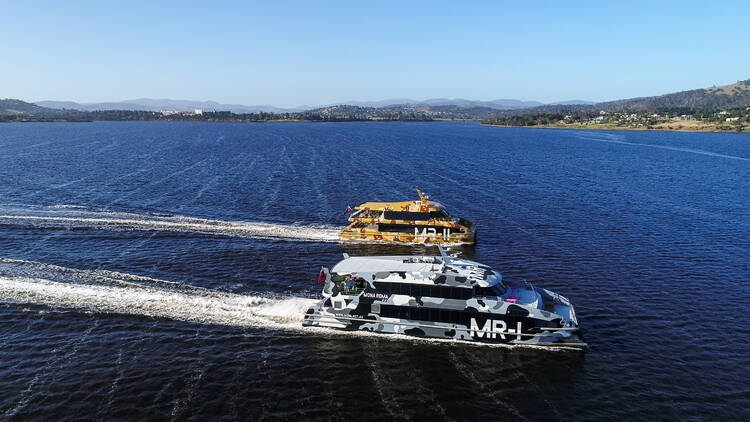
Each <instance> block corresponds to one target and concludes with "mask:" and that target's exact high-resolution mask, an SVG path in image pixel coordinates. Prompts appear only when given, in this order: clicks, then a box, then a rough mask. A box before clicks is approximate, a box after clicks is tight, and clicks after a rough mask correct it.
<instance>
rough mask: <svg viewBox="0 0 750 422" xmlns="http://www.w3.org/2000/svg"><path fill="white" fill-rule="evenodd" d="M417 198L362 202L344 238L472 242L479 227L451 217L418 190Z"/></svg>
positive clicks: (342, 232)
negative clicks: (399, 200) (398, 200)
mask: <svg viewBox="0 0 750 422" xmlns="http://www.w3.org/2000/svg"><path fill="white" fill-rule="evenodd" d="M417 193H418V194H419V200H418V201H405V202H363V203H361V204H359V205H357V206H356V207H354V212H353V213H352V214H351V216H349V222H350V224H349V225H348V226H347V227H346V228H344V229H343V230H341V231H340V232H339V237H340V238H341V239H350V240H380V241H387V242H407V243H442V244H467V245H473V244H474V242H475V239H476V226H475V225H474V224H473V223H472V222H471V221H469V220H466V219H464V218H461V217H452V216H451V215H450V214H449V213H448V211H447V210H446V209H445V208H444V207H443V206H442V205H441V204H439V203H438V202H434V201H429V200H427V198H426V197H425V196H424V195H423V194H422V192H420V190H419V189H417Z"/></svg>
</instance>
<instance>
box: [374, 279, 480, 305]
mask: <svg viewBox="0 0 750 422" xmlns="http://www.w3.org/2000/svg"><path fill="white" fill-rule="evenodd" d="M374 284H375V289H377V291H378V293H384V294H390V295H407V296H414V297H421V296H429V297H439V298H444V299H460V300H466V299H471V298H472V297H474V291H473V290H472V289H469V288H466V287H451V286H435V285H430V284H412V283H390V282H384V281H376V282H375V283H374Z"/></svg>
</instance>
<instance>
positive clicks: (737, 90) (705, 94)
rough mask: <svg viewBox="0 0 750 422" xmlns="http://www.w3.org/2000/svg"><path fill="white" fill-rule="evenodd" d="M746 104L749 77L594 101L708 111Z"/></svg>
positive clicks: (604, 106) (607, 106)
mask: <svg viewBox="0 0 750 422" xmlns="http://www.w3.org/2000/svg"><path fill="white" fill-rule="evenodd" d="M747 106H750V79H748V80H745V81H739V82H737V83H734V84H730V85H723V86H719V87H712V88H705V89H693V90H690V91H681V92H675V93H672V94H666V95H659V96H655V97H642V98H631V99H627V100H617V101H608V102H604V103H598V104H596V107H597V108H599V109H601V110H606V111H620V110H633V111H645V110H657V109H668V108H686V109H691V110H710V109H717V108H736V107H747Z"/></svg>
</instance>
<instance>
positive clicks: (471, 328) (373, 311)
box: [303, 256, 586, 347]
mask: <svg viewBox="0 0 750 422" xmlns="http://www.w3.org/2000/svg"><path fill="white" fill-rule="evenodd" d="M445 262H448V264H446V265H444V264H443V263H445ZM323 277H325V286H324V288H323V300H321V302H320V303H318V304H316V305H314V306H312V307H310V308H309V309H308V310H307V313H306V314H305V318H304V322H303V325H304V326H320V327H330V328H337V329H342V330H363V331H370V332H378V333H390V334H404V335H409V336H416V337H425V338H441V339H452V340H463V341H472V342H482V343H505V344H512V345H533V346H557V347H585V346H586V344H585V343H584V342H583V340H582V338H581V336H580V332H579V327H578V321H577V319H576V316H575V311H574V309H573V306H572V305H571V304H570V302H569V301H568V300H567V299H566V298H564V297H563V296H560V295H557V294H556V293H553V292H550V291H549V290H546V289H542V288H538V287H535V286H531V285H507V286H506V285H505V284H504V283H503V282H502V279H501V276H500V274H499V273H497V272H495V271H493V270H492V269H490V268H489V267H486V266H483V265H481V264H478V263H476V262H473V261H468V260H462V259H453V258H448V257H445V256H444V257H442V258H441V257H355V258H346V259H344V260H343V261H341V262H339V263H338V264H337V265H336V266H334V268H333V269H332V271H330V272H329V271H328V270H326V269H323V270H322V272H321V281H322V278H323Z"/></svg>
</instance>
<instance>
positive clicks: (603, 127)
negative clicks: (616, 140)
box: [482, 123, 750, 134]
mask: <svg viewBox="0 0 750 422" xmlns="http://www.w3.org/2000/svg"><path fill="white" fill-rule="evenodd" d="M482 126H488V127H504V128H515V129H567V130H571V129H572V130H627V131H636V132H687V133H741V134H747V133H750V127H747V126H742V127H741V128H740V130H737V129H736V128H726V127H725V128H721V127H717V126H716V125H710V126H708V125H707V126H702V127H698V128H696V127H683V126H680V127H677V128H669V127H653V128H651V129H649V128H646V127H623V126H617V125H607V124H598V125H534V126H510V125H493V124H489V123H482Z"/></svg>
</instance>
